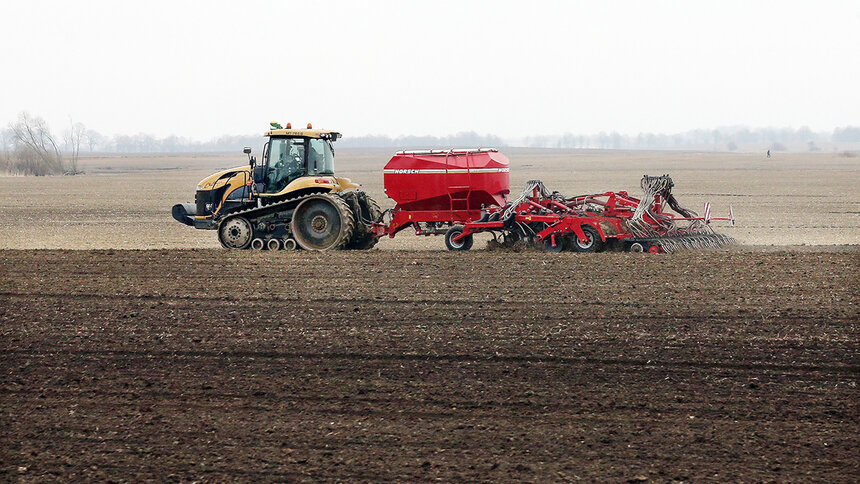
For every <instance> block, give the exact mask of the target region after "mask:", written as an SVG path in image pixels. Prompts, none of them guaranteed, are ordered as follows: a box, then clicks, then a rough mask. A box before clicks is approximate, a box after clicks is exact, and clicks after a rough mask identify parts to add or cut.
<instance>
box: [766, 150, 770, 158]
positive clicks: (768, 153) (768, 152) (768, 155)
mask: <svg viewBox="0 0 860 484" xmlns="http://www.w3.org/2000/svg"><path fill="white" fill-rule="evenodd" d="M767 157H768V158H770V150H767Z"/></svg>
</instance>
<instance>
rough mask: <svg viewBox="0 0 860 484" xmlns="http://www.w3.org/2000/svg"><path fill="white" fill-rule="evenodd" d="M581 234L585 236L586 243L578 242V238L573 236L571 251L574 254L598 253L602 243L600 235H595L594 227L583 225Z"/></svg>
mask: <svg viewBox="0 0 860 484" xmlns="http://www.w3.org/2000/svg"><path fill="white" fill-rule="evenodd" d="M582 232H583V233H584V234H585V238H586V239H588V242H583V241H581V240H579V237H577V236H576V234H574V235H573V236H572V237H571V238H572V239H573V243H572V244H571V245H572V246H573V250H575V251H576V252H599V251H600V249H602V248H603V241H602V240H600V234H598V233H597V230H595V229H594V227H591V226H588V225H583V226H582Z"/></svg>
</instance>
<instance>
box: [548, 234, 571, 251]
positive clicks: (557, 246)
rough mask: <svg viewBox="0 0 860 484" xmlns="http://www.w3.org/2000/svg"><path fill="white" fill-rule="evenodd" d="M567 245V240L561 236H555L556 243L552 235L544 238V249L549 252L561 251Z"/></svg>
mask: <svg viewBox="0 0 860 484" xmlns="http://www.w3.org/2000/svg"><path fill="white" fill-rule="evenodd" d="M565 245H566V244H565V240H564V238H563V237H561V236H558V237H556V238H555V245H552V237H547V238H545V239H543V250H545V251H547V252H561V251H563V250H564V246H565Z"/></svg>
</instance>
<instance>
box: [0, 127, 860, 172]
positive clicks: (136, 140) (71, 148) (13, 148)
mask: <svg viewBox="0 0 860 484" xmlns="http://www.w3.org/2000/svg"><path fill="white" fill-rule="evenodd" d="M262 141H263V139H262V136H260V135H225V136H219V137H217V138H214V139H211V140H208V141H196V140H192V139H189V138H183V137H179V136H175V135H171V136H167V137H164V138H158V137H156V136H153V135H151V134H145V133H139V134H135V135H115V136H105V135H102V134H101V133H99V132H97V131H94V130H92V129H87V127H86V126H85V125H84V124H82V123H79V122H74V121H73V120H71V119H70V120H69V125H68V127H67V128H66V129H65V130H64V132H63V135H62V137H58V136H56V135H54V133H53V132H52V131H51V129H50V128H49V127H48V125H47V123H46V122H45V120H43V119H42V118H40V117H38V116H31V115H29V114H27V113H21V114H20V115H19V116H18V119H17V120H16V121H15V122H12V123H9V125H8V126H7V127H6V128H2V129H0V171H2V172H6V173H13V174H22V175H37V176H39V175H61V174H65V175H71V174H77V173H80V170H79V168H78V159H79V157H80V155H81V153H87V154H93V153H200V152H231V151H237V150H239V149H241V148H242V147H244V146H251V147H255V148H258V147H259V146H260V145H261V144H262ZM821 142H833V143H857V142H860V127H857V126H846V127H844V128H836V129H835V130H833V132H832V133H825V132H813V131H812V130H811V129H809V128H808V127H805V126H804V127H801V128H798V129H792V128H758V129H751V128H747V127H745V126H740V127H728V128H718V129H709V130H706V129H696V130H691V131H685V132H683V133H676V134H662V133H640V134H638V135H625V134H620V133H617V132H610V133H607V132H600V133H596V134H585V135H583V134H572V133H567V134H563V135H554V136H551V135H540V136H529V137H526V138H523V139H521V140H514V141H507V142H506V140H504V139H502V138H500V137H498V136H494V135H489V134H487V135H482V134H478V133H475V132H473V131H468V132H461V133H457V134H452V135H449V136H398V137H390V136H383V135H376V136H374V135H369V136H353V137H351V136H346V137H344V138H343V139H342V140H341V141H339V142H338V144H337V146H338V147H359V148H370V147H386V148H391V147H397V148H451V147H453V148H469V147H503V146H525V147H537V148H589V149H672V148H684V147H694V146H695V147H712V148H717V149H724V150H729V151H733V150H737V149H738V146H739V145H742V144H752V143H757V144H765V145H767V146H768V147H769V148H770V149H772V150H775V151H780V150H785V149H786V143H804V144H805V146H806V147H807V148H808V149H809V150H810V151H817V150H819V149H820V148H819V147H818V145H817V144H816V143H821Z"/></svg>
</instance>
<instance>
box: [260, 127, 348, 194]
mask: <svg viewBox="0 0 860 484" xmlns="http://www.w3.org/2000/svg"><path fill="white" fill-rule="evenodd" d="M272 124H273V126H272V127H273V128H274V129H272V130H270V131H267V132H266V134H265V135H266V136H267V137H268V138H269V139H268V141H267V142H266V144H265V146H264V147H263V154H262V157H261V160H260V164H259V165H257V166H255V167H254V171H253V179H254V188H255V191H256V193H257V194H258V195H259V196H261V197H266V196H275V195H280V194H282V193H284V192H285V190H286V188H287V187H288V186H289V185H290V184H291V183H293V182H294V181H296V180H298V179H300V178H303V177H316V176H334V149H333V148H332V141H335V140H337V139H338V138H339V137H340V133H337V132H334V131H320V130H314V129H312V128H311V125H310V124H308V129H295V130H294V129H291V127H290V125H289V124H287V127H286V128H281V127H280V125H278V124H277V123H272ZM287 191H292V190H287Z"/></svg>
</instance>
